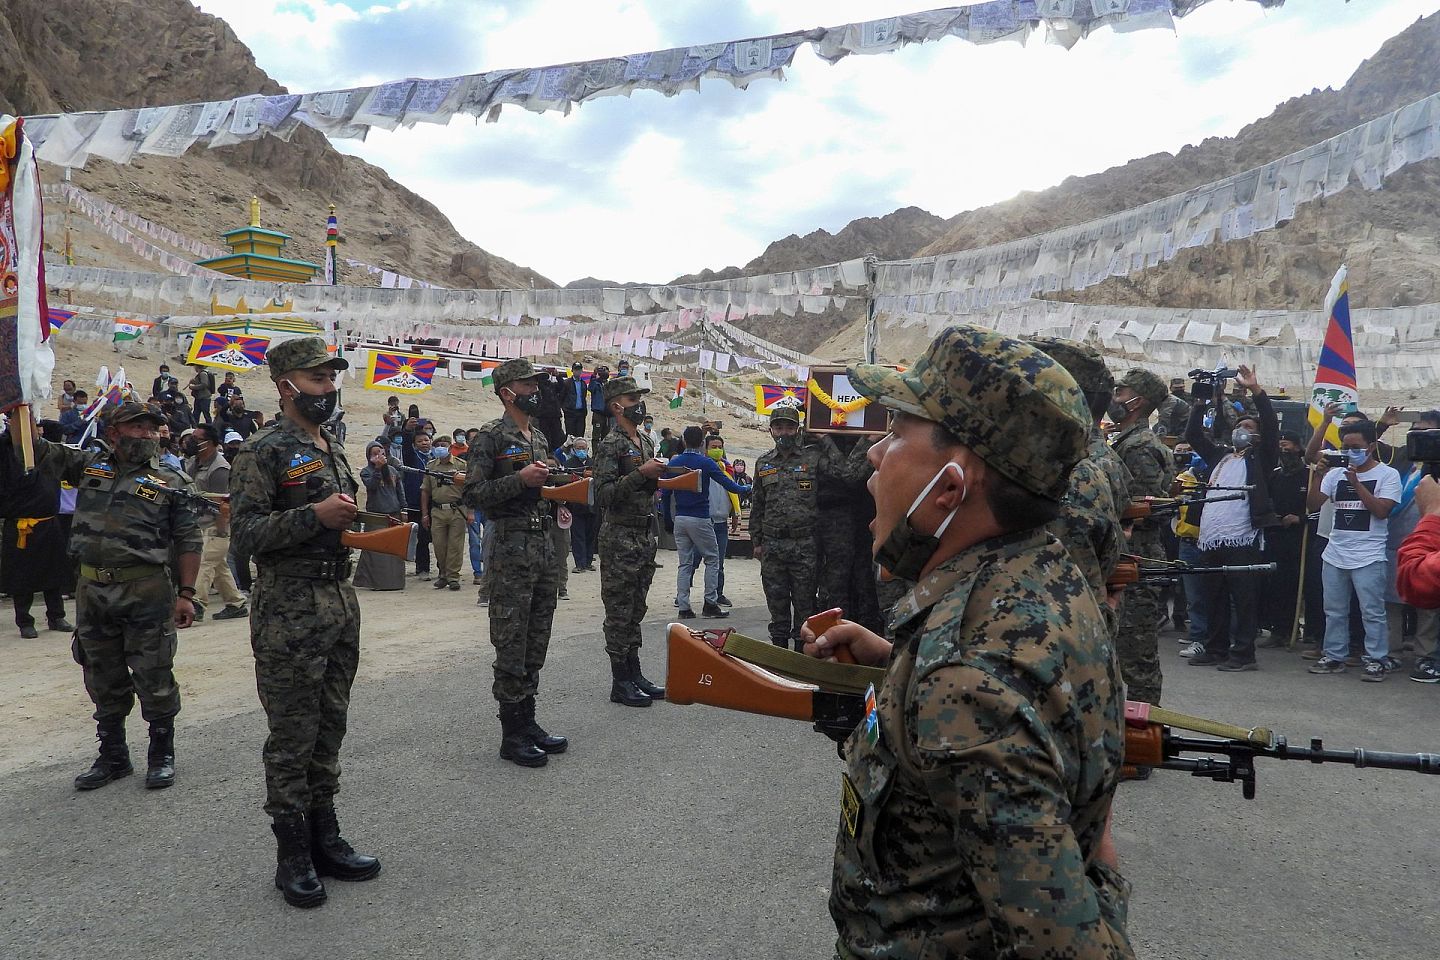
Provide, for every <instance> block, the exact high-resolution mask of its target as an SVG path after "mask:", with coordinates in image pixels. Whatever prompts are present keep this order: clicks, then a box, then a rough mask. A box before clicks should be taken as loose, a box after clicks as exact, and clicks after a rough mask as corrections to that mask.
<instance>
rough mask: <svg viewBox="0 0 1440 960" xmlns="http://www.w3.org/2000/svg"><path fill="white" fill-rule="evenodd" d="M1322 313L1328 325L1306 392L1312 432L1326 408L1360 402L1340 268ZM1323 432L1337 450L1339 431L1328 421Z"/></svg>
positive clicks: (1347, 302)
mask: <svg viewBox="0 0 1440 960" xmlns="http://www.w3.org/2000/svg"><path fill="white" fill-rule="evenodd" d="M1325 313H1326V314H1327V315H1328V316H1329V318H1330V322H1329V324H1328V326H1326V328H1325V342H1324V344H1322V345H1321V347H1320V362H1319V363H1318V364H1317V365H1316V367H1315V386H1314V387H1312V388H1311V389H1310V412H1309V419H1310V426H1311V427H1312V428H1313V429H1316V430H1318V429H1320V424H1321V422H1322V421H1323V420H1324V419H1325V405H1326V404H1329V403H1344V404H1358V403H1359V402H1360V389H1359V387H1358V385H1357V384H1356V383H1355V340H1354V338H1353V337H1352V336H1351V332H1350V285H1349V284H1348V283H1347V282H1346V280H1345V267H1344V265H1343V264H1342V265H1341V267H1340V270H1339V272H1337V273H1336V274H1335V279H1334V280H1331V281H1330V292H1329V293H1328V294H1327V295H1326V297H1325ZM1324 429H1325V439H1326V440H1327V441H1328V442H1329V444H1330V445H1331V446H1332V447H1337V448H1338V447H1339V446H1340V430H1339V428H1338V427H1337V426H1336V425H1335V423H1334V422H1333V421H1332V422H1331V423H1328V424H1325V428H1324Z"/></svg>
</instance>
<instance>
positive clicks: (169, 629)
mask: <svg viewBox="0 0 1440 960" xmlns="http://www.w3.org/2000/svg"><path fill="white" fill-rule="evenodd" d="M174 613H175V594H174V592H173V591H172V590H171V588H170V580H169V578H168V577H167V576H166V575H165V572H164V570H162V569H157V570H156V572H155V574H154V575H153V576H149V577H146V578H144V579H143V580H131V581H130V582H129V583H108V584H101V583H96V582H94V581H93V580H87V579H86V578H84V577H81V578H80V580H79V583H78V584H77V586H76V588H75V638H74V640H73V641H71V644H70V652H71V654H72V655H73V656H74V657H75V662H76V663H78V664H80V666H81V668H82V669H83V670H84V672H85V692H86V693H88V694H90V700H91V701H92V702H93V703H94V704H95V719H96V720H104V719H106V718H114V717H126V716H129V715H130V710H131V708H133V707H134V706H135V698H136V696H138V697H139V698H140V715H141V716H142V717H144V718H145V719H146V720H147V721H149V722H152V723H153V722H154V721H156V720H162V719H164V718H166V717H172V716H174V715H175V714H176V713H179V712H180V688H179V686H177V685H176V683H175V671H174V667H175V646H176V639H175V619H174Z"/></svg>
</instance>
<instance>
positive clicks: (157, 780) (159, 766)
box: [145, 717, 175, 790]
mask: <svg viewBox="0 0 1440 960" xmlns="http://www.w3.org/2000/svg"><path fill="white" fill-rule="evenodd" d="M146 761H147V762H146V769H145V789H146V790H163V789H165V788H166V787H169V786H173V785H174V783H175V718H174V717H166V718H165V719H164V720H156V721H155V722H154V723H152V724H150V753H149V755H148V756H147V757H146Z"/></svg>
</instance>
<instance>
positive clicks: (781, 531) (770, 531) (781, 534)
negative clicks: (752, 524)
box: [760, 523, 815, 540]
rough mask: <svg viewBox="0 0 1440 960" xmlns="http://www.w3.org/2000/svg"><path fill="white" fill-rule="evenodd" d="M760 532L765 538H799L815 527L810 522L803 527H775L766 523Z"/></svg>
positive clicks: (809, 532) (807, 534)
mask: <svg viewBox="0 0 1440 960" xmlns="http://www.w3.org/2000/svg"><path fill="white" fill-rule="evenodd" d="M760 532H761V533H763V534H764V535H765V537H766V538H767V539H771V538H773V539H775V540H799V539H802V538H804V537H808V536H810V535H812V534H813V533H814V532H815V527H814V526H813V525H810V524H807V525H806V526H803V527H777V526H772V525H771V524H768V523H767V524H765V527H764V529H763V530H761V531H760Z"/></svg>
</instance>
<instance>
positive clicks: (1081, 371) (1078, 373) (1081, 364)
mask: <svg viewBox="0 0 1440 960" xmlns="http://www.w3.org/2000/svg"><path fill="white" fill-rule="evenodd" d="M1030 343H1033V344H1034V345H1035V346H1037V347H1039V348H1040V349H1041V350H1044V351H1045V352H1046V353H1048V354H1050V359H1051V360H1054V361H1055V362H1056V363H1058V364H1060V366H1062V367H1064V368H1065V372H1066V373H1068V374H1070V376H1072V377H1074V378H1075V382H1076V383H1077V384H1079V386H1080V389H1081V390H1084V391H1085V392H1086V393H1109V392H1110V391H1112V390H1114V389H1115V376H1114V374H1112V373H1111V372H1110V368H1109V367H1107V366H1105V358H1104V357H1102V356H1100V351H1099V350H1096V349H1095V348H1094V347H1092V346H1090V345H1089V344H1088V343H1081V342H1080V341H1078V340H1062V339H1061V338H1060V337H1032V338H1031V339H1030Z"/></svg>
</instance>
